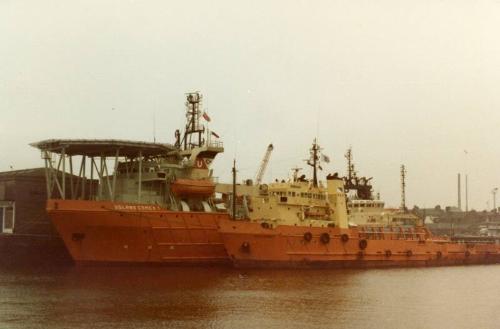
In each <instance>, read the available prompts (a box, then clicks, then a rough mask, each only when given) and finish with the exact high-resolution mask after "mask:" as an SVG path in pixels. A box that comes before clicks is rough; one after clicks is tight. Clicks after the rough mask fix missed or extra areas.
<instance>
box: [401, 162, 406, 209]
mask: <svg viewBox="0 0 500 329" xmlns="http://www.w3.org/2000/svg"><path fill="white" fill-rule="evenodd" d="M405 178H406V168H405V165H401V211H402V212H406V182H405Z"/></svg>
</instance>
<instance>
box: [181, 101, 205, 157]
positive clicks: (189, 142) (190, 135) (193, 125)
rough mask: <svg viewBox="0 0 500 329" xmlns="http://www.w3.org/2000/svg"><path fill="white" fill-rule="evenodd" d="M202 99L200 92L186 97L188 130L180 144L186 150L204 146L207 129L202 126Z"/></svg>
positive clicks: (185, 130)
mask: <svg viewBox="0 0 500 329" xmlns="http://www.w3.org/2000/svg"><path fill="white" fill-rule="evenodd" d="M202 98H203V96H202V95H201V94H200V93H199V92H194V93H188V94H187V96H186V128H185V129H184V136H183V138H182V142H181V143H179V144H182V146H183V147H184V150H187V149H190V148H192V147H196V146H198V147H200V146H202V144H203V140H202V134H203V132H204V131H205V127H204V126H203V125H201V124H200V117H201V100H202Z"/></svg>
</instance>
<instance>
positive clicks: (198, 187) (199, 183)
mask: <svg viewBox="0 0 500 329" xmlns="http://www.w3.org/2000/svg"><path fill="white" fill-rule="evenodd" d="M170 189H171V190H172V192H173V193H174V194H176V195H178V196H189V195H195V196H210V195H212V194H214V192H215V184H214V183H212V182H211V181H209V180H207V179H199V180H196V179H185V178H178V179H176V180H175V181H174V182H173V183H172V184H171V185H170Z"/></svg>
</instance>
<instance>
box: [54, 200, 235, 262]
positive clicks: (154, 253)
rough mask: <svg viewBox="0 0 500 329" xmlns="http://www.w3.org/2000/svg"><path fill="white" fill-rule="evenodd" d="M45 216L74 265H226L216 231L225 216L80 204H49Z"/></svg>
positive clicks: (139, 206)
mask: <svg viewBox="0 0 500 329" xmlns="http://www.w3.org/2000/svg"><path fill="white" fill-rule="evenodd" d="M47 212H48V214H49V217H50V218H51V219H52V221H53V223H54V225H55V227H56V229H57V231H58V232H59V234H60V236H61V237H62V239H63V240H64V243H65V245H66V247H67V249H68V251H69V253H70V254H71V256H72V258H73V260H74V261H75V262H77V263H102V262H105V263H155V264H221V263H222V264H223V263H228V258H227V253H226V251H225V248H224V244H223V242H222V239H221V236H220V235H219V233H218V231H217V222H218V221H219V220H220V219H223V218H228V216H227V215H226V214H220V213H204V212H174V211H169V210H166V209H163V208H161V207H159V206H157V205H148V204H144V205H142V204H128V203H119V202H107V201H80V200H48V203H47Z"/></svg>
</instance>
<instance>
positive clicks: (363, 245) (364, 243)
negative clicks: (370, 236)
mask: <svg viewBox="0 0 500 329" xmlns="http://www.w3.org/2000/svg"><path fill="white" fill-rule="evenodd" d="M358 245H359V249H361V250H364V249H366V247H368V241H366V240H365V239H363V240H359V243H358Z"/></svg>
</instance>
